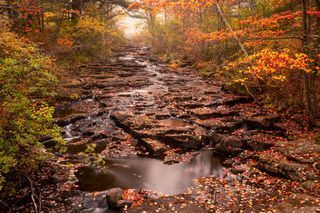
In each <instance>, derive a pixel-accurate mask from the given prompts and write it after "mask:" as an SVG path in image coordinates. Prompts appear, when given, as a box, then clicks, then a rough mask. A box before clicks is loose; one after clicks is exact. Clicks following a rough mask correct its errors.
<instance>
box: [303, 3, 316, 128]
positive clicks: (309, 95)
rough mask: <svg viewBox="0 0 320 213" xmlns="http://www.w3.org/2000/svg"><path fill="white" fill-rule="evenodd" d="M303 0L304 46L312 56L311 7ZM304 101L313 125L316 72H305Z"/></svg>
mask: <svg viewBox="0 0 320 213" xmlns="http://www.w3.org/2000/svg"><path fill="white" fill-rule="evenodd" d="M301 2H302V28H303V29H302V31H303V36H302V47H303V51H304V52H305V54H307V55H308V56H309V57H311V58H312V53H311V42H312V41H311V18H310V15H309V14H308V11H309V9H310V1H309V0H301ZM304 101H305V108H306V112H307V115H308V119H309V126H310V127H312V126H313V125H314V123H315V119H316V108H317V103H316V73H315V72H311V73H304Z"/></svg>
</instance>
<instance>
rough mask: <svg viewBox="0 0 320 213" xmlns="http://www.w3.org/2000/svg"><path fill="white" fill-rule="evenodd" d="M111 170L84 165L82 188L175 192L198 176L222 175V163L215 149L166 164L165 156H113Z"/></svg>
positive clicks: (89, 189) (177, 192) (185, 188)
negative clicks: (164, 161) (118, 188)
mask: <svg viewBox="0 0 320 213" xmlns="http://www.w3.org/2000/svg"><path fill="white" fill-rule="evenodd" d="M107 167H108V169H107V172H96V171H95V169H94V168H92V167H82V168H80V169H78V172H76V176H77V178H78V180H79V185H80V188H81V190H83V191H88V192H93V191H104V190H107V189H110V188H115V187H121V188H124V189H128V188H133V189H148V190H152V191H157V192H159V193H163V194H168V195H173V194H179V193H182V192H185V191H186V190H187V188H188V187H190V186H192V185H193V183H194V179H195V178H200V177H206V176H210V175H213V176H222V165H221V163H220V160H219V158H217V157H215V156H214V155H213V154H212V151H209V150H207V151H202V152H201V153H200V155H199V156H197V157H196V158H195V159H193V160H192V161H191V162H184V163H179V164H173V165H165V164H164V163H163V162H162V161H161V160H157V159H151V158H141V157H130V158H125V159H111V160H109V161H108V163H107Z"/></svg>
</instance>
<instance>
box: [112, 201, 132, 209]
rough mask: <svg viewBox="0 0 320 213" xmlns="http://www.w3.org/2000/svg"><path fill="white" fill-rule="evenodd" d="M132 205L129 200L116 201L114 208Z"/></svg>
mask: <svg viewBox="0 0 320 213" xmlns="http://www.w3.org/2000/svg"><path fill="white" fill-rule="evenodd" d="M132 204H133V202H132V201H130V200H118V201H117V203H116V206H117V208H118V209H123V208H127V207H130V206H131V205H132Z"/></svg>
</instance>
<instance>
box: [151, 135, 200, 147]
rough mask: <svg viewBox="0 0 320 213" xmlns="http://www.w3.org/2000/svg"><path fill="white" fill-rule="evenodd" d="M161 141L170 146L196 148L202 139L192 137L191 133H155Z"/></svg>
mask: <svg viewBox="0 0 320 213" xmlns="http://www.w3.org/2000/svg"><path fill="white" fill-rule="evenodd" d="M156 137H157V138H158V139H160V140H161V141H162V142H163V143H165V144H167V145H169V146H171V147H179V148H184V149H198V148H200V147H201V146H202V141H201V140H199V139H197V138H196V137H194V136H193V135H183V134H180V135H170V134H166V135H157V136H156Z"/></svg>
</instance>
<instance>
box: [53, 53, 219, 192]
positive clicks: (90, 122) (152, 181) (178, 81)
mask: <svg viewBox="0 0 320 213" xmlns="http://www.w3.org/2000/svg"><path fill="white" fill-rule="evenodd" d="M147 54H148V50H147V48H140V49H134V51H129V52H128V53H127V54H124V55H123V54H122V55H119V57H118V59H117V64H118V67H117V66H116V67H108V68H106V69H105V71H104V70H100V69H99V66H98V65H92V66H91V67H90V66H89V67H86V68H84V69H82V70H81V71H84V73H82V74H80V76H79V77H80V78H82V79H81V81H83V79H84V80H86V78H87V80H88V82H86V84H83V83H82V84H79V86H78V87H80V88H82V92H84V93H85V94H87V95H86V96H84V95H83V96H84V97H85V98H82V99H80V100H78V101H76V102H71V103H66V104H65V105H64V106H62V107H60V114H59V111H58V116H57V117H58V118H59V119H60V123H61V124H62V125H61V126H63V128H64V134H63V136H64V138H65V140H66V141H67V143H68V144H67V146H68V151H67V154H66V156H65V157H66V159H67V160H66V162H68V163H74V164H75V165H76V167H77V172H76V173H75V175H76V177H77V179H78V185H79V188H80V190H82V191H85V192H97V191H105V190H108V189H111V188H116V187H121V188H124V189H147V190H151V191H155V192H157V193H161V194H168V195H174V194H179V193H183V192H186V191H187V190H188V188H189V187H191V186H192V185H193V183H194V180H195V179H196V178H200V177H206V176H210V175H212V176H215V177H222V176H223V172H222V171H223V168H222V166H221V163H220V160H219V158H218V157H215V156H214V154H213V152H212V151H211V150H204V151H196V152H195V153H193V155H192V156H189V159H188V160H183V161H182V162H179V160H173V161H172V160H171V161H170V160H168V161H167V162H165V161H164V159H163V156H164V153H161V154H160V155H161V156H162V157H160V159H159V156H157V157H156V158H155V157H154V156H153V155H152V154H148V153H149V151H150V150H148V149H146V148H145V147H143V146H141V141H143V140H144V139H142V138H140V137H137V136H133V141H132V142H131V143H130V145H129V146H130V147H132V148H131V149H130V151H131V152H130V151H129V152H128V153H127V152H126V151H127V150H126V149H125V150H120V149H121V145H120V146H118V145H119V144H121V143H123V140H125V139H126V140H127V138H128V137H129V138H131V137H132V136H131V135H132V133H130V131H129V132H128V131H127V130H126V129H125V128H123V127H120V128H119V126H117V124H116V123H115V121H114V120H113V119H112V118H111V116H110V115H111V114H113V113H114V112H119V111H120V112H125V113H128V114H133V115H134V116H140V115H144V114H152V113H154V112H155V111H164V112H161V114H159V116H158V119H156V121H157V122H159V123H158V124H153V125H156V126H159V127H161V128H163V129H168V130H170V131H173V132H174V131H175V130H176V131H177V133H179V132H180V131H181V132H184V130H185V129H187V132H189V128H191V130H192V129H194V125H193V124H192V123H190V122H189V121H186V120H184V119H183V116H181V117H179V116H177V115H175V112H173V111H171V110H170V109H168V108H164V106H161V102H162V101H164V102H165V100H162V95H167V94H170V92H172V89H173V88H172V86H175V85H177V86H178V85H187V84H188V82H186V81H185V77H183V76H181V75H177V74H175V73H173V72H170V71H167V70H165V69H164V68H163V65H159V64H157V63H155V62H151V61H150V60H149V59H148V55H147ZM113 64H115V63H113ZM122 65H123V66H122ZM112 66H114V65H112ZM88 71H89V72H88ZM110 71H111V72H110ZM119 76H120V77H122V78H119ZM123 78H127V79H128V80H129V83H128V84H123V83H122V82H121V81H119V82H118V83H117V81H118V80H122V79H123ZM130 78H131V79H130ZM105 79H107V80H105ZM140 82H142V84H141V85H140ZM106 83H107V84H106ZM113 83H115V84H113ZM109 84H110V85H109ZM88 85H91V86H90V87H89V86H88ZM64 112H67V113H66V114H64ZM109 133H110V134H109ZM133 135H134V134H133ZM122 137H124V139H123V138H122ZM169 140H170V139H169ZM112 142H114V143H112ZM139 142H140V143H139ZM88 144H95V149H94V150H93V151H94V152H95V153H100V154H101V153H102V154H103V155H104V156H105V159H106V166H105V167H101V166H100V167H99V168H96V167H94V166H93V165H91V164H90V163H88V162H87V161H86V160H85V159H82V158H81V157H77V156H78V154H79V153H81V152H84V151H85V150H86V149H87V146H88ZM111 144H113V145H111ZM137 145H138V146H137ZM144 145H146V144H144ZM147 145H148V144H147ZM125 146H126V144H125ZM161 146H162V145H161ZM169 146H170V145H169ZM169 146H167V147H165V149H168V148H169ZM106 147H107V148H108V149H109V150H110V149H111V150H117V151H119V152H120V154H112V153H109V154H107V153H105V150H104V149H105V148H106ZM119 147H120V148H119ZM147 148H148V146H147ZM149 148H150V147H149ZM133 150H134V151H133ZM132 151H133V153H132ZM151 151H152V150H151ZM180 152H181V151H180ZM141 153H146V154H142V155H141ZM184 153H187V154H188V152H184ZM173 154H174V155H175V153H174V152H173ZM68 159H69V160H68ZM77 165H80V166H77Z"/></svg>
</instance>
